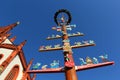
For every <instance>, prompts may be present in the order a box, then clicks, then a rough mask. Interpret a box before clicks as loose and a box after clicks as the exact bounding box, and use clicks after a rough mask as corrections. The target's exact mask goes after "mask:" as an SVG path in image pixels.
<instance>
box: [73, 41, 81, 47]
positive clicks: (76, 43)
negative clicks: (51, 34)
mask: <svg viewBox="0 0 120 80" xmlns="http://www.w3.org/2000/svg"><path fill="white" fill-rule="evenodd" d="M74 44H75V45H76V46H80V45H81V44H82V43H81V42H75V43H74Z"/></svg>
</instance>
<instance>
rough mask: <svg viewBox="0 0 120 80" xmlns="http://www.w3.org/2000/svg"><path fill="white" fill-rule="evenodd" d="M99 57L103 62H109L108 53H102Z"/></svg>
mask: <svg viewBox="0 0 120 80" xmlns="http://www.w3.org/2000/svg"><path fill="white" fill-rule="evenodd" d="M99 57H100V58H101V59H102V61H103V62H108V61H109V60H108V55H107V54H105V55H101V56H99Z"/></svg>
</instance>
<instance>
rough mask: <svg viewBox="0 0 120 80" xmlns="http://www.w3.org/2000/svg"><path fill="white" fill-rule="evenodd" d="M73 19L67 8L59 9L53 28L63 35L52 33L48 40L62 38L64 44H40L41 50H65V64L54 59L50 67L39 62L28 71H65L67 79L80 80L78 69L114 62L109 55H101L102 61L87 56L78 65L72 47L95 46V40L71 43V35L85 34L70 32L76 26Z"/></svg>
mask: <svg viewBox="0 0 120 80" xmlns="http://www.w3.org/2000/svg"><path fill="white" fill-rule="evenodd" d="M71 20H72V16H71V14H70V12H69V11H68V10H66V9H60V10H58V11H57V12H56V13H55V15H54V21H55V23H56V24H57V26H56V27H52V29H53V30H56V31H58V32H60V33H61V35H57V34H56V35H51V36H48V37H47V38H46V39H47V40H53V39H59V38H62V41H61V42H62V45H60V44H56V45H54V46H52V45H47V46H40V49H39V51H40V52H45V51H54V50H63V55H64V66H59V61H56V60H54V61H53V63H51V64H50V66H51V67H50V68H48V67H47V65H42V67H41V69H40V66H41V63H37V64H36V65H34V67H33V68H32V70H28V71H27V73H60V72H63V73H65V77H66V80H78V78H77V74H76V71H81V70H86V69H91V68H97V67H102V66H108V65H112V64H114V62H113V61H109V60H108V55H107V54H105V55H101V56H99V58H100V59H101V60H102V62H100V61H99V60H98V59H97V58H96V57H93V58H90V57H86V60H84V59H83V58H79V60H80V66H76V65H75V63H74V59H73V52H72V49H74V48H82V47H89V46H95V42H94V41H93V40H88V41H81V42H80V41H78V42H74V44H73V45H72V44H70V39H69V37H77V36H84V34H83V33H81V32H75V33H68V30H70V31H71V30H72V29H73V28H76V25H75V24H70V23H71Z"/></svg>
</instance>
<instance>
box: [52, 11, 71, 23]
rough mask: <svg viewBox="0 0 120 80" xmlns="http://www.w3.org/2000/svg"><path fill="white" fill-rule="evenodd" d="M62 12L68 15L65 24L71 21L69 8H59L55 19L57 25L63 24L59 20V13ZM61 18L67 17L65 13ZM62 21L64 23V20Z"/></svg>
mask: <svg viewBox="0 0 120 80" xmlns="http://www.w3.org/2000/svg"><path fill="white" fill-rule="evenodd" d="M62 13H64V14H66V15H67V17H68V19H67V20H66V21H65V22H64V25H68V24H69V23H70V22H71V19H72V17H71V14H70V12H69V11H68V10H66V9H60V10H58V11H57V12H56V13H55V15H54V21H55V23H56V24H57V25H61V22H59V20H58V15H59V14H62ZM61 18H65V17H64V15H62V17H61ZM61 20H62V19H61ZM62 23H63V22H62Z"/></svg>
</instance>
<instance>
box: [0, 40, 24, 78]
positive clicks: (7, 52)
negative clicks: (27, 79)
mask: <svg viewBox="0 0 120 80" xmlns="http://www.w3.org/2000/svg"><path fill="white" fill-rule="evenodd" d="M3 43H8V44H12V43H11V42H10V41H9V40H8V39H6V40H5V41H4V42H3ZM12 52H13V50H9V49H5V48H0V54H3V55H4V56H3V58H2V59H1V60H0V64H2V62H3V61H4V60H6V59H7V57H8V56H9V55H10V54H11V53H12ZM15 65H19V71H20V72H19V74H18V77H17V79H16V80H21V78H22V76H23V67H22V64H21V61H20V58H19V56H18V55H17V56H16V57H15V58H14V59H13V60H12V61H11V63H10V64H9V65H8V66H7V68H6V69H5V70H4V72H3V73H2V74H1V75H0V80H4V79H5V77H6V76H7V74H8V73H9V72H10V70H11V69H12V68H13V67H14V66H15Z"/></svg>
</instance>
